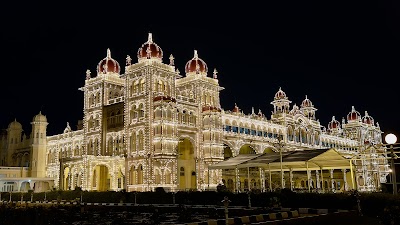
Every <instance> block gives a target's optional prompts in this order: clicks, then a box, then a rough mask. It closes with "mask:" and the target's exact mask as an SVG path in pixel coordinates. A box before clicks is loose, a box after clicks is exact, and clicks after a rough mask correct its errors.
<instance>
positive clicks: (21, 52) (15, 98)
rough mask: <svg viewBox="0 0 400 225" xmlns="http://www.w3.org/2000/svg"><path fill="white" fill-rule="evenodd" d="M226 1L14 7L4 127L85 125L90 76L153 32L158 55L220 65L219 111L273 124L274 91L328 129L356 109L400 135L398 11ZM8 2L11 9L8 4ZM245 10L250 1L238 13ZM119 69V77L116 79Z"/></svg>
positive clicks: (7, 20) (5, 28) (388, 4)
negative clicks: (258, 116)
mask: <svg viewBox="0 0 400 225" xmlns="http://www.w3.org/2000/svg"><path fill="white" fill-rule="evenodd" d="M232 2H240V3H241V4H240V5H239V4H237V5H236V4H235V3H229V4H226V5H216V4H215V3H213V4H207V3H206V2H197V3H195V2H193V3H191V4H189V3H186V4H185V5H178V4H175V5H172V4H171V3H168V2H164V3H163V4H162V5H159V4H156V3H154V2H151V4H150V3H149V4H143V3H142V5H138V4H136V1H132V2H131V3H129V5H126V4H121V3H113V2H108V3H107V4H100V3H98V4H92V5H88V4H87V5H82V3H81V4H78V5H76V4H74V5H63V4H60V3H59V2H57V5H56V4H55V5H46V6H44V5H40V3H39V5H38V3H36V2H35V3H29V4H25V3H21V2H16V3H13V4H16V5H14V6H12V5H11V6H9V7H2V9H1V12H0V18H1V21H2V23H1V29H0V34H1V36H0V40H1V43H2V50H1V52H2V53H1V60H0V63H1V64H0V65H1V68H2V71H1V83H0V84H1V87H0V101H1V108H0V128H7V126H8V124H9V123H10V122H11V121H13V120H14V119H15V118H16V119H17V121H19V122H20V123H22V125H23V128H24V129H25V132H27V133H30V129H31V125H30V124H29V123H30V121H31V120H32V118H33V116H34V115H36V114H37V113H39V111H41V112H42V114H44V115H46V116H47V119H48V122H49V125H48V135H54V134H58V133H62V132H63V130H64V128H65V127H66V123H67V122H69V123H70V125H71V127H72V129H74V130H75V129H76V124H77V121H78V120H79V119H82V118H83V111H82V110H83V92H81V91H79V90H78V88H80V87H82V86H83V85H84V81H85V72H86V70H87V69H90V70H91V72H92V76H94V75H95V74H96V72H95V71H96V66H97V64H98V62H99V61H100V60H101V59H103V58H104V57H106V51H107V48H110V50H111V56H112V58H114V59H116V60H117V61H118V62H119V63H120V65H121V66H122V67H123V66H124V65H125V58H126V56H127V55H130V56H131V57H132V59H133V62H137V57H136V53H137V50H138V48H139V47H140V46H141V44H142V43H144V42H145V41H146V40H147V35H148V33H149V32H151V33H152V34H153V40H154V42H156V43H157V44H158V45H159V46H160V47H161V48H162V50H163V52H164V57H163V62H164V63H168V62H169V59H168V57H169V55H170V54H173V55H174V57H175V64H176V66H177V68H178V69H179V70H180V71H181V74H182V75H184V66H185V64H186V62H187V61H188V60H190V59H191V58H192V57H193V50H195V49H196V50H197V51H198V54H199V57H200V58H201V59H203V60H204V61H205V62H206V63H207V65H208V67H209V76H212V71H213V69H214V68H216V69H217V71H218V72H219V73H218V79H219V82H220V85H221V86H222V87H224V88H225V90H223V91H222V92H221V105H222V108H224V109H225V110H231V109H232V108H233V107H234V104H235V103H237V105H238V106H239V107H240V108H241V109H243V111H244V113H246V114H248V113H251V108H252V107H254V109H255V111H256V113H257V112H258V109H261V110H262V112H263V113H264V114H265V115H266V116H267V118H268V119H270V116H271V111H272V110H273V107H272V105H271V104H270V102H271V101H273V97H274V94H275V93H276V92H277V91H278V89H279V87H281V88H282V90H283V91H285V92H286V94H287V96H288V97H289V100H291V101H292V104H291V106H292V105H293V104H294V103H296V104H297V105H300V104H301V102H302V101H303V100H304V99H305V96H306V95H307V97H308V98H309V99H310V100H311V101H312V103H313V104H314V106H315V107H316V108H317V109H318V111H317V112H316V117H317V118H318V119H319V120H320V122H321V124H322V125H323V126H325V127H327V125H328V122H329V121H331V119H332V116H335V118H336V119H337V120H338V121H339V122H340V123H341V122H342V117H346V116H347V114H348V113H349V112H350V111H351V107H352V106H354V107H355V109H356V110H357V111H359V112H360V113H361V115H362V116H364V112H365V111H368V114H369V115H370V116H372V117H373V118H374V119H375V122H379V125H380V127H381V129H382V131H383V132H384V133H385V134H386V133H395V134H396V135H397V136H398V137H400V113H399V112H398V109H397V108H399V106H398V104H399V102H400V99H399V96H400V95H399V89H400V88H399V85H400V83H399V80H400V79H399V78H398V76H399V75H400V63H399V62H400V24H399V21H400V3H399V1H395V0H393V1H376V2H369V1H365V2H357V3H356V2H353V1H347V2H346V3H345V4H343V3H335V2H330V1H329V3H328V2H325V1H324V2H325V3H321V2H317V3H315V2H313V3H310V2H309V3H305V2H304V1H295V2H290V1H279V2H281V3H269V1H267V2H265V3H263V4H262V5H257V4H255V3H253V4H250V3H244V2H242V1H232ZM10 4H11V3H10ZM243 4H247V5H243ZM123 72H124V70H123V69H122V71H121V73H123Z"/></svg>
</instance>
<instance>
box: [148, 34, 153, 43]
mask: <svg viewBox="0 0 400 225" xmlns="http://www.w3.org/2000/svg"><path fill="white" fill-rule="evenodd" d="M147 42H148V43H153V35H152V34H151V33H149V37H148V39H147Z"/></svg>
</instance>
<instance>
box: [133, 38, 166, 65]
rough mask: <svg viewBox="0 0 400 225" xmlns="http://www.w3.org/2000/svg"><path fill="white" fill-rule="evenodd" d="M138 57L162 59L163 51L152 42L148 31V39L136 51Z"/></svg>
mask: <svg viewBox="0 0 400 225" xmlns="http://www.w3.org/2000/svg"><path fill="white" fill-rule="evenodd" d="M137 57H138V59H139V60H140V59H151V58H156V59H160V60H161V59H162V57H163V51H162V49H161V48H160V46H158V45H157V44H156V43H154V42H153V36H152V34H151V33H149V36H148V39H147V41H146V42H145V43H143V44H142V46H141V47H140V48H139V50H138V52H137Z"/></svg>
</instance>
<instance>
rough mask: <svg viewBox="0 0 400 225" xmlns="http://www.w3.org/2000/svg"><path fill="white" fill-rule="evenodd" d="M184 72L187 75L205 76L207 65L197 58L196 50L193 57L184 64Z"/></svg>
mask: <svg viewBox="0 0 400 225" xmlns="http://www.w3.org/2000/svg"><path fill="white" fill-rule="evenodd" d="M185 72H186V73H187V74H203V75H207V72H208V68H207V64H206V63H205V62H204V61H203V60H202V59H200V58H199V56H198V55H197V50H194V56H193V58H192V59H191V60H189V61H188V62H187V63H186V66H185Z"/></svg>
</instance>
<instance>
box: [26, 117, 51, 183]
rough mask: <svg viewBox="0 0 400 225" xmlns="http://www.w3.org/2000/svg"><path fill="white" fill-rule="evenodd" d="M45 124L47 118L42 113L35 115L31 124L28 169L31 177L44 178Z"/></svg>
mask: <svg viewBox="0 0 400 225" xmlns="http://www.w3.org/2000/svg"><path fill="white" fill-rule="evenodd" d="M47 124H48V123H47V118H46V116H45V115H43V114H42V112H39V114H37V115H35V116H34V117H33V120H32V122H31V125H32V133H31V140H32V148H31V163H30V169H31V176H32V177H46V147H47V141H46V130H47Z"/></svg>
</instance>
